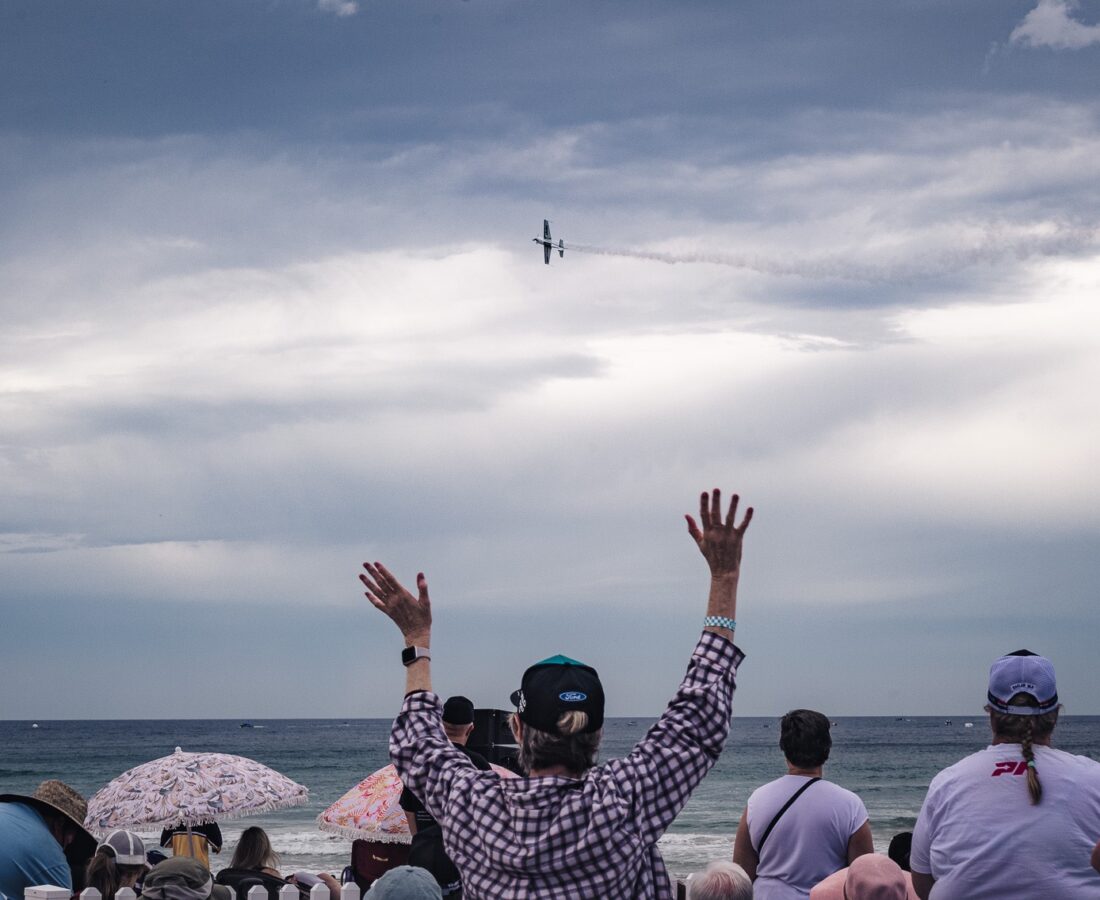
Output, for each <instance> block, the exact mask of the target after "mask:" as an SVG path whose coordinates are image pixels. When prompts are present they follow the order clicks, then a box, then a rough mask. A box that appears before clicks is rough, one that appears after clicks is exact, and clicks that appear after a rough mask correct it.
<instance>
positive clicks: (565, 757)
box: [513, 710, 603, 775]
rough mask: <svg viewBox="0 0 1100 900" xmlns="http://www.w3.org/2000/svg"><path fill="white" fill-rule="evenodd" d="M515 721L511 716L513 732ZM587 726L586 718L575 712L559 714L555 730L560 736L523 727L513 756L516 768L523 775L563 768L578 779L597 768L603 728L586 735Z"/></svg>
mask: <svg viewBox="0 0 1100 900" xmlns="http://www.w3.org/2000/svg"><path fill="white" fill-rule="evenodd" d="M516 718H517V717H516V716H515V715H514V714H513V729H514V728H515V723H516ZM587 725H588V714H587V713H584V712H580V711H578V710H570V711H569V712H565V713H562V715H561V718H559V719H558V730H559V731H561V732H562V733H561V734H551V733H550V732H548V731H539V729H537V728H532V727H531V726H530V725H527V724H526V723H525V724H524V726H523V738H522V740H520V742H519V751H518V752H517V753H516V757H517V759H518V761H519V767H520V768H521V769H523V771H525V772H530V771H532V770H533V769H548V768H550V767H551V766H564V767H565V768H566V769H567V770H568V771H570V772H573V773H574V774H577V775H581V774H583V773H585V772H587V771H588V770H589V769H591V768H592V767H593V766H594V765H596V757H597V756H598V755H599V752H600V740H601V739H602V738H603V729H602V728H601V729H599V730H598V731H593V732H585V731H584V728H585V726H587Z"/></svg>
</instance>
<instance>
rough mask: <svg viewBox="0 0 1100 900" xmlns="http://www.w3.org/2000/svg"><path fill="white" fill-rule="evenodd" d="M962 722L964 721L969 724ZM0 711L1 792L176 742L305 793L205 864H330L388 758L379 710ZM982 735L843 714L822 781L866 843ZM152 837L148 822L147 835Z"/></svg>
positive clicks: (1083, 725) (670, 838)
mask: <svg viewBox="0 0 1100 900" xmlns="http://www.w3.org/2000/svg"><path fill="white" fill-rule="evenodd" d="M653 721H654V720H653V719H608V720H607V721H606V723H605V728H604V742H603V747H602V752H601V759H609V758H612V757H617V756H623V755H625V754H626V753H627V752H628V751H629V750H630V748H631V746H632V745H633V744H634V742H635V741H637V740H638V738H640V737H641V736H642V734H643V733H644V732H645V730H646V728H647V727H648V726H649V725H650V724H652V722H653ZM967 723H971V725H972V727H967ZM32 724H33V723H31V722H18V721H0V748H2V749H0V793H5V794H7V793H19V794H29V793H32V792H33V791H34V788H35V786H37V785H38V783H39V782H41V781H43V780H45V779H47V778H60V779H61V780H62V781H65V782H67V783H68V784H70V785H72V786H73V787H74V788H76V789H77V790H79V791H80V792H81V793H83V794H84V795H85V796H86V797H90V796H91V795H92V794H93V793H95V791H96V790H98V789H99V788H100V787H102V786H103V785H104V784H105V783H106V782H108V781H110V780H111V779H112V778H114V777H115V776H116V775H119V774H121V773H122V772H124V771H125V770H126V769H129V768H131V767H133V766H135V765H138V764H139V763H143V762H146V761H148V760H150V759H155V758H156V757H159V756H165V755H167V754H169V753H171V752H172V751H173V750H174V749H175V748H176V747H177V746H180V747H182V748H183V749H184V750H188V751H204V750H205V751H217V752H222V753H235V754H239V755H242V756H248V757H251V758H253V759H256V760H259V761H260V762H262V763H264V764H266V765H269V766H271V767H272V768H274V769H276V770H277V771H279V772H282V773H284V774H286V775H288V776H290V777H291V778H293V779H294V780H295V781H298V782H300V783H302V784H304V785H306V786H307V787H308V788H309V790H310V801H309V803H308V804H307V805H305V806H301V807H297V808H295V809H289V810H282V811H279V812H274V813H266V814H263V815H257V816H251V817H249V818H246V819H237V820H231V821H227V822H223V823H221V824H222V831H223V834H224V836H225V840H226V850H225V851H224V852H223V854H222V855H221V856H220V857H214V859H213V868H214V869H215V871H216V870H217V869H219V868H222V867H223V866H225V865H228V862H229V856H230V855H231V853H232V848H233V845H234V843H235V842H236V839H237V837H238V836H239V834H240V832H241V830H242V829H243V828H245V827H247V826H248V825H260V826H262V827H263V828H265V829H266V830H267V831H268V833H269V834H270V836H271V839H272V843H273V844H274V846H275V848H276V850H277V851H278V852H279V853H280V854H281V856H282V864H281V870H282V872H283V874H289V873H291V872H295V871H301V870H306V871H328V872H333V873H334V874H337V875H338V874H339V872H340V870H341V869H342V868H343V867H344V865H346V863H347V862H348V858H349V855H350V847H351V842H350V841H349V840H348V839H347V838H343V837H338V836H335V835H330V834H325V833H324V832H321V831H319V830H318V829H317V827H316V824H315V819H316V817H317V815H318V813H320V812H321V811H322V810H323V809H324V808H325V807H327V806H328V805H329V804H330V803H332V802H333V801H334V800H336V799H337V798H338V797H339V796H340V795H341V794H343V793H344V792H345V791H347V790H348V789H349V788H351V787H352V786H353V785H354V784H356V783H357V782H358V781H359V780H360V779H362V778H363V777H365V776H366V775H368V774H370V773H371V772H373V771H375V770H376V769H378V768H380V767H382V766H384V765H385V764H386V763H387V762H389V758H388V753H387V740H388V736H389V729H390V720H388V719H348V720H334V719H281V720H254V721H253V723H252V724H254V726H255V727H253V728H241V727H240V726H241V722H240V721H239V720H224V719H210V720H196V719H191V720H177V721H171V720H166V721H153V720H140V721H55V722H49V721H43V720H40V721H39V722H38V723H37V724H38V726H39V727H38V728H33V727H32ZM1054 738H1055V741H1054V742H1055V746H1057V747H1059V748H1061V749H1063V750H1066V751H1068V752H1071V753H1079V754H1082V755H1085V756H1090V757H1092V758H1093V759H1100V756H1098V750H1100V716H1065V717H1063V719H1062V721H1060V722H1059V725H1058V728H1057V730H1056V731H1055V735H1054ZM778 740H779V730H778V720H777V719H772V718H736V719H734V723H733V729H732V732H731V734H730V739H729V742H728V743H727V746H726V750H725V753H723V755H722V758H721V759H720V760H719V761H718V764H717V765H716V766H715V767H714V769H712V770H711V772H710V774H709V775H708V776H707V778H706V780H705V781H703V783H702V784H701V785H700V786H699V787H698V788H697V789H696V791H695V794H694V795H693V796H692V798H691V800H690V801H689V802H688V805H687V806H686V807H685V808H684V810H683V812H681V814H680V816H679V817H678V818H677V820H676V822H675V823H674V824H673V825H672V827H671V828H670V829H669V831H668V832H667V834H666V835H665V836H664V838H662V840H661V851H662V853H663V855H664V857H665V862H666V863H667V865H668V868H669V871H670V872H671V873H672V875H673V876H674V877H683V876H685V875H687V874H688V873H689V872H692V871H695V870H698V869H700V868H702V867H703V866H704V865H705V864H706V863H707V862H709V861H710V860H711V859H717V858H729V856H730V854H731V852H732V850H731V848H732V842H733V835H734V832H735V831H736V829H737V822H738V818H739V816H740V813H741V810H742V809H743V808H744V806H745V801H746V800H747V799H748V795H749V793H750V792H751V791H752V790H753V789H754V788H756V787H757V786H758V785H760V784H762V783H764V782H765V781H769V780H771V779H773V778H777V777H778V776H779V775H781V774H783V773H784V765H783V759H782V756H781V754H780V752H779V749H778V746H777V744H778ZM988 742H989V731H988V724H987V720H986V719H985V717H984V716H982V715H981V714H978V715H975V716H970V717H966V716H938V717H905V718H892V717H851V718H839V719H837V720H836V724H835V727H834V728H833V752H832V757H831V759H830V761H829V762H828V763H827V765H826V767H825V775H826V777H827V778H829V779H830V780H832V781H835V782H836V783H838V784H841V785H843V786H844V787H846V788H849V789H850V790H853V791H855V792H856V793H857V794H859V795H860V797H862V798H863V802H864V803H865V804H866V806H867V811H868V814H869V815H870V819H871V829H872V831H873V833H874V836H875V845H876V847H877V848H878V849H879V850H882V851H885V849H886V846H887V845H888V844H889V842H890V838H891V837H892V836H893V835H895V834H897V833H898V832H901V831H911V830H912V828H913V823H914V822H915V820H916V816H917V812H918V811H919V810H920V804H921V801H922V799H923V797H924V792H925V789H926V788H927V786H928V782H929V780H930V779H931V778H932V776H933V775H935V774H936V772H938V771H939V770H940V769H942V768H944V767H945V766H948V765H950V764H951V763H953V762H955V761H957V760H959V759H961V758H962V757H963V756H966V755H967V754H969V753H972V752H974V751H975V750H979V749H981V748H982V747H985V746H986V745H987V744H988ZM143 833H144V834H146V835H147V836H149V837H155V835H154V832H153V831H149V832H143Z"/></svg>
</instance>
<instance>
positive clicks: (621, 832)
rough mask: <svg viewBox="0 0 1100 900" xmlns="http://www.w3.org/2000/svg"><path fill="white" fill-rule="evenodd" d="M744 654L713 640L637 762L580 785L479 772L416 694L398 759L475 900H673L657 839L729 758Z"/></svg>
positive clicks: (621, 762)
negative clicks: (707, 777)
mask: <svg viewBox="0 0 1100 900" xmlns="http://www.w3.org/2000/svg"><path fill="white" fill-rule="evenodd" d="M743 658H744V654H743V653H742V652H741V651H740V650H739V649H738V648H737V647H736V646H734V645H733V644H732V643H731V642H730V641H727V640H726V639H725V638H722V637H719V636H718V635H716V634H713V633H711V632H704V633H703V636H702V637H701V638H700V640H699V643H698V645H696V647H695V652H694V653H693V654H692V657H691V663H690V664H689V665H688V671H687V675H685V676H684V680H683V682H682V683H681V684H680V689H679V690H678V691H677V692H676V696H675V697H674V698H673V699H672V702H670V703H669V705H668V708H667V709H666V710H665V712H664V715H662V716H661V718H660V719H659V720H658V721H657V723H656V724H655V725H654V726H653V727H652V728H650V729H649V732H648V733H647V734H646V736H645V737H644V738H642V740H641V741H639V742H638V744H637V745H636V746H635V747H634V749H633V750H632V751H631V752H630V754H629V755H628V756H626V757H624V758H623V759H614V760H611V761H610V762H607V763H604V764H603V765H600V766H597V767H595V768H593V769H589V770H588V771H587V772H586V773H585V774H584V776H583V777H582V778H581V779H579V780H577V779H573V778H565V777H562V776H556V775H554V776H544V777H540V778H510V779H505V778H500V777H498V776H497V775H495V774H493V773H491V772H480V771H478V770H477V769H475V768H474V767H473V765H472V764H471V763H470V760H469V758H468V757H467V756H466V755H465V754H463V753H461V752H460V751H458V750H456V749H455V748H454V747H453V746H452V745H451V743H450V741H448V740H447V736H446V735H445V734H444V732H443V727H442V704H441V703H440V700H439V697H438V696H436V695H435V694H432V693H429V692H427V691H416V692H414V693H411V694H409V695H408V696H407V697H406V698H405V703H404V705H403V706H402V708H401V713H400V714H399V715H398V717H397V719H396V720H395V721H394V723H393V733H392V735H391V736H390V758H391V759H392V760H393V764H394V766H396V767H397V771H398V773H399V774H400V776H401V780H402V781H404V783H405V784H406V785H407V786H408V787H409V788H410V789H411V790H412V792H413V793H414V794H416V795H417V796H418V797H420V798H421V800H422V801H423V803H424V805H425V806H426V807H427V808H428V810H429V812H431V814H432V815H433V816H435V818H436V819H437V820H439V821H440V822H441V823H442V825H443V840H444V846H445V847H446V849H447V853H448V855H449V856H450V857H451V859H452V860H453V861H454V863H455V865H456V866H457V867H458V870H459V872H460V873H461V874H462V885H463V890H464V891H465V896H466V897H467V898H468V900H497V898H508V900H525V898H532V900H585V898H599V900H617V898H622V900H626V898H645V900H651V898H671V897H672V886H671V884H670V882H669V878H668V872H667V871H666V870H665V864H664V860H662V859H661V854H660V853H659V852H658V850H657V839H658V838H660V836H661V835H662V834H663V833H664V831H665V829H666V828H668V826H669V825H671V824H672V821H673V820H674V819H675V818H676V815H677V813H679V812H680V810H681V809H682V808H683V806H684V804H685V803H686V802H687V800H688V797H690V796H691V792H692V791H693V790H694V789H695V786H696V785H697V784H699V782H700V781H702V780H703V776H704V775H706V774H707V772H708V771H709V770H710V767H711V766H712V765H714V763H715V762H716V761H717V759H718V757H719V755H720V754H721V753H722V747H723V746H724V745H725V742H726V736H727V735H728V734H729V726H730V708H731V705H732V701H733V691H734V676H735V675H736V674H737V666H738V665H739V664H740V662H741V660H742V659H743Z"/></svg>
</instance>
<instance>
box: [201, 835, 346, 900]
mask: <svg viewBox="0 0 1100 900" xmlns="http://www.w3.org/2000/svg"><path fill="white" fill-rule="evenodd" d="M278 865H279V854H278V853H276V852H275V850H274V848H273V847H272V846H271V840H270V838H268V836H267V832H266V831H264V830H263V829H262V828H259V827H258V826H256V825H253V826H252V827H250V828H246V829H245V830H244V831H242V832H241V838H240V840H239V841H237V849H236V850H234V851H233V859H232V860H231V861H230V863H229V868H227V869H222V870H221V871H220V872H219V873H218V876H217V882H218V884H224V885H228V886H230V887H232V888H233V889H234V890H235V891H236V892H237V895H238V897H240V896H242V895H245V896H247V894H248V889H249V888H251V887H252V886H253V885H256V884H260V885H263V886H264V887H266V888H267V892H268V894H269V895H270V896H271V898H272V900H276V898H277V897H278V894H279V891H280V889H281V888H282V887H283V886H284V885H287V884H298V882H297V879H296V877H295V876H293V875H292V876H291V877H290V878H283V876H282V875H281V874H280V872H279V870H278V869H277V868H276V866H278ZM315 877H316V878H317V880H318V881H320V882H322V883H323V884H324V885H325V886H326V887H327V888H328V890H329V896H330V897H331V898H332V900H340V884H339V882H337V881H336V879H335V878H333V877H332V876H331V875H329V874H328V873H325V872H321V873H318V874H317V875H316V876H315ZM306 881H309V882H310V884H306V883H305V882H306ZM302 882H303V883H302V884H300V885H299V886H298V887H299V891H301V893H303V894H308V893H309V889H310V887H312V885H313V884H316V883H317V882H315V881H313V878H312V877H311V878H308V879H306V878H303V879H302Z"/></svg>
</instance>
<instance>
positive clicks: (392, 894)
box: [363, 866, 443, 900]
mask: <svg viewBox="0 0 1100 900" xmlns="http://www.w3.org/2000/svg"><path fill="white" fill-rule="evenodd" d="M368 897H369V898H370V900H442V898H443V889H442V888H441V887H440V886H439V883H438V882H437V881H436V880H435V876H434V875H432V873H431V872H429V871H428V870H427V869H421V868H419V867H418V866H397V867H396V868H394V869H390V870H389V871H388V872H387V873H386V874H385V875H383V876H382V877H381V878H379V879H378V880H377V881H376V882H375V883H374V884H372V885H371V887H370V890H369V891H367V892H366V893H365V894H364V895H363V900H366V898H368Z"/></svg>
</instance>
